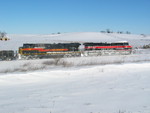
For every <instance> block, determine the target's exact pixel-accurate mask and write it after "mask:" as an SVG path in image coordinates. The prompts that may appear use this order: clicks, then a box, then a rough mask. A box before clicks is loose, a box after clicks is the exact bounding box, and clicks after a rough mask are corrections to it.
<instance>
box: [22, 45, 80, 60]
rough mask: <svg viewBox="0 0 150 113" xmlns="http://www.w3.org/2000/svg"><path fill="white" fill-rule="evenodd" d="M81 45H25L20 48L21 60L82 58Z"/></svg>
mask: <svg viewBox="0 0 150 113" xmlns="http://www.w3.org/2000/svg"><path fill="white" fill-rule="evenodd" d="M80 45H81V44H80V43H58V44H55V43H54V44H43V43H38V44H29V43H27V44H23V47H20V48H19V58H21V59H34V58H39V59H41V58H56V57H75V56H81V52H80V51H79V46H80Z"/></svg>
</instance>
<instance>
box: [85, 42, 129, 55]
mask: <svg viewBox="0 0 150 113" xmlns="http://www.w3.org/2000/svg"><path fill="white" fill-rule="evenodd" d="M83 45H84V54H85V56H100V55H128V54H131V52H132V46H130V45H129V43H128V42H127V41H120V42H114V43H107V42H106V43H93V42H91V43H83Z"/></svg>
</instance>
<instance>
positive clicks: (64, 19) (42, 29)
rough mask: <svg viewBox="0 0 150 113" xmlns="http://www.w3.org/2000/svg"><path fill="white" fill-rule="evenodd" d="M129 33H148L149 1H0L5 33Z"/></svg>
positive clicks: (1, 21) (149, 27) (1, 24)
mask: <svg viewBox="0 0 150 113" xmlns="http://www.w3.org/2000/svg"><path fill="white" fill-rule="evenodd" d="M106 29H110V30H112V31H114V32H117V31H123V32H126V31H129V32H131V33H134V34H150V0H0V31H5V32H6V33H7V34H51V33H58V32H60V33H68V32H100V31H105V30H106Z"/></svg>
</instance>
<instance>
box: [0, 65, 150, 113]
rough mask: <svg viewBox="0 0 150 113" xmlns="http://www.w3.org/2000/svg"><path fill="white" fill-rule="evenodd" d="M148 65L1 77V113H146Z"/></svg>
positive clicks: (86, 67)
mask: <svg viewBox="0 0 150 113" xmlns="http://www.w3.org/2000/svg"><path fill="white" fill-rule="evenodd" d="M149 67H150V63H132V64H130V63H128V64H119V65H114V64H112V65H103V66H85V67H82V68H78V67H73V68H58V69H53V70H46V71H45V70H43V71H39V72H29V73H21V74H7V75H5V76H4V75H1V76H0V83H1V84H0V91H1V92H0V100H1V101H0V112H1V113H76V112H78V113H91V112H92V113H119V110H120V111H124V112H125V111H126V113H128V112H131V113H149V111H150V107H149V105H150V101H149V99H150V97H149V95H150V85H149V81H150V77H149V73H150V70H149Z"/></svg>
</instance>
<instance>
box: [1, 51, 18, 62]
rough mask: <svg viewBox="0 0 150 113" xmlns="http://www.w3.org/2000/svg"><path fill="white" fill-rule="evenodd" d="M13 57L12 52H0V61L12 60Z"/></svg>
mask: <svg viewBox="0 0 150 113" xmlns="http://www.w3.org/2000/svg"><path fill="white" fill-rule="evenodd" d="M14 59H15V55H14V51H13V50H1V51H0V60H14Z"/></svg>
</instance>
